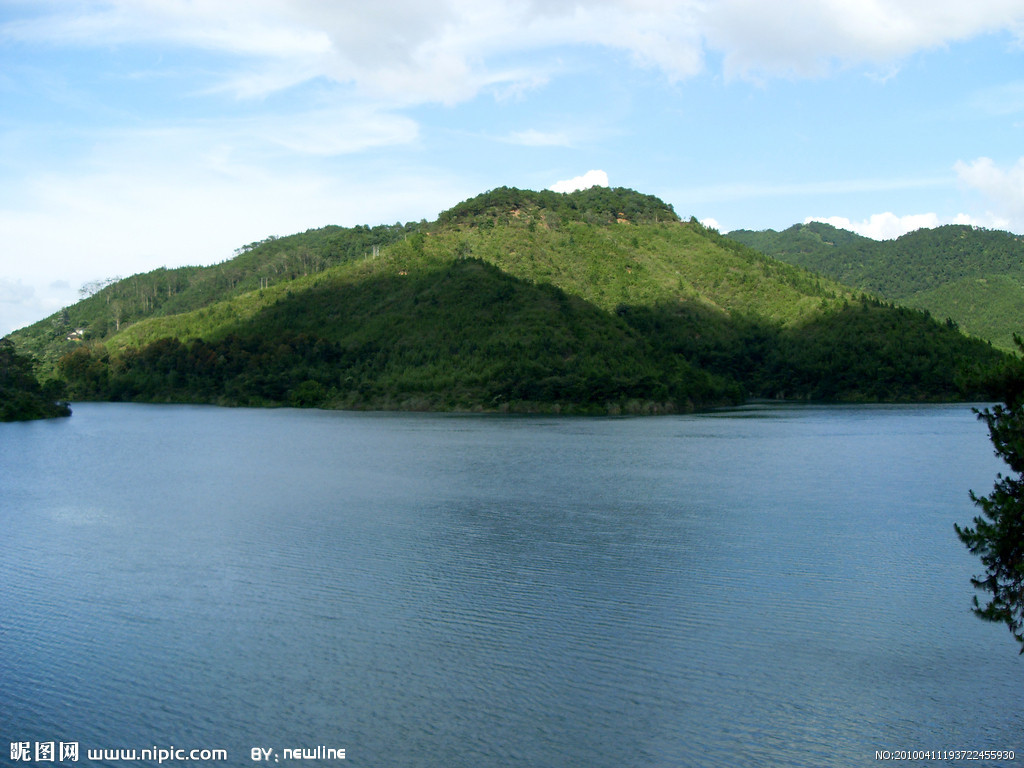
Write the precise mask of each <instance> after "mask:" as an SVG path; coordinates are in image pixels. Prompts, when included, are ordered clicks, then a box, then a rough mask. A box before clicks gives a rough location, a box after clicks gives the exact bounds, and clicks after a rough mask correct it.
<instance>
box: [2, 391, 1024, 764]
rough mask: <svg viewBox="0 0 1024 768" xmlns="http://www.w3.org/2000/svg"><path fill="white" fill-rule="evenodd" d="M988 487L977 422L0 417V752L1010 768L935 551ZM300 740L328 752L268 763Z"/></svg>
mask: <svg viewBox="0 0 1024 768" xmlns="http://www.w3.org/2000/svg"><path fill="white" fill-rule="evenodd" d="M1002 468H1003V467H1002V465H1001V463H1000V462H999V460H998V459H997V458H996V457H995V456H994V455H993V454H992V449H991V444H990V443H989V441H988V436H987V433H986V431H985V427H984V425H983V424H982V423H981V422H979V421H977V419H976V418H975V416H974V414H973V413H972V412H971V409H970V407H969V406H963V405H956V406H920V407H903V406H900V407H886V406H862V407H861V406H858V407H771V406H765V407H748V408H744V409H739V410H735V411H729V412H721V413H714V414H704V415H694V416H679V417H659V418H638V419H600V418H594V419H590V418H555V417H550V418H549V417H521V418H520V417H497V416H464V415H436V414H434V415H431V414H412V415H398V414H353V413H339V412H322V411H300V410H287V409H282V410H250V409H219V408H213V407H189V406H146V405H122V404H88V403H85V404H78V405H76V406H75V407H74V416H72V417H71V418H70V419H64V420H55V421H48V422H34V423H24V424H2V425H0V564H2V571H0V762H3V760H4V759H6V758H7V756H8V755H7V750H8V742H28V743H29V744H30V745H31V747H32V748H34V747H35V743H36V742H42V743H44V744H45V743H46V742H55V743H56V744H57V745H58V748H59V744H60V742H65V743H68V744H70V743H78V744H79V749H80V761H79V764H84V765H89V764H94V765H95V764H102V763H104V762H105V763H106V764H109V765H124V764H126V763H125V762H124V761H120V762H119V761H112V760H107V761H101V760H99V761H97V760H90V759H89V758H88V756H87V750H88V749H94V750H95V749H131V748H136V749H140V750H141V749H147V748H156V749H159V748H169V747H171V746H173V747H174V748H175V749H179V748H184V749H189V750H191V749H193V748H198V749H225V750H227V752H228V755H229V760H228V761H227V763H218V764H229V765H253V764H254V763H253V761H252V749H253V748H265V749H272V750H273V753H271V754H272V755H274V756H276V757H278V758H279V759H280V760H281V762H282V763H288V762H291V764H293V765H314V764H320V765H335V766H345V765H348V766H364V767H370V766H374V767H378V766H379V767H381V768H385V767H386V768H403V767H404V766H445V767H446V768H451V767H453V766H467V768H468V767H473V768H477V767H483V766H507V765H529V766H531V767H535V766H595V767H598V768H600V767H603V766H608V767H611V766H615V767H616V768H621V767H622V766H687V765H693V766H812V765H814V766H857V765H870V764H884V761H876V759H875V753H876V750H901V749H903V750H957V749H972V750H973V749H977V750H982V749H991V750H1015V753H1016V760H1017V761H1024V737H1022V733H1024V729H1022V725H1024V657H1020V656H1018V655H1017V645H1016V644H1015V643H1014V641H1013V639H1012V637H1011V636H1010V634H1009V632H1008V631H1007V630H1006V629H1005V628H1004V627H1001V626H996V625H991V624H986V623H984V622H982V621H980V620H979V619H977V618H975V617H974V616H973V615H972V614H971V613H970V600H971V597H972V596H973V594H974V591H973V589H972V588H971V586H970V583H969V578H970V576H971V575H973V574H976V573H978V571H979V564H978V562H977V560H975V559H974V558H972V557H971V556H970V554H969V553H967V551H966V550H965V549H964V547H963V546H962V545H961V544H960V543H959V541H958V540H957V539H956V536H955V534H954V532H953V524H954V522H961V523H966V522H969V521H970V520H971V518H972V517H973V516H974V515H975V514H976V510H975V508H974V506H973V505H972V504H971V502H970V500H969V498H968V490H969V489H974V490H976V491H979V492H981V493H987V492H988V491H989V490H990V489H991V487H992V483H993V480H994V479H995V475H996V473H997V472H998V471H1000V470H1001V469H1002ZM317 746H326V747H332V748H344V749H345V750H346V752H345V760H344V761H341V760H321V761H312V760H305V761H289V760H287V759H285V755H284V753H283V750H284V749H285V748H303V747H304V748H308V749H312V748H315V747H317ZM58 757H59V756H58ZM271 760H273V757H271ZM142 763H143V761H141V760H137V761H136V762H135V763H134V764H142ZM57 764H60V761H59V760H57ZM65 764H67V765H70V764H72V763H70V762H67V763H65ZM178 764H181V763H180V762H179V763H178ZM203 764H213V763H203ZM904 764H906V763H904ZM918 764H922V765H923V764H928V765H939V764H942V765H948V764H962V765H972V766H977V765H986V764H1007V765H1012V764H1014V762H1013V761H1003V762H1000V761H991V762H986V761H961V762H955V761H950V762H943V761H938V760H925V761H922V762H920V763H918Z"/></svg>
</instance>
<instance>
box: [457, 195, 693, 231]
mask: <svg viewBox="0 0 1024 768" xmlns="http://www.w3.org/2000/svg"><path fill="white" fill-rule="evenodd" d="M536 218H540V219H542V220H543V221H544V222H545V223H546V224H547V225H548V226H554V227H557V226H558V225H559V224H560V223H562V222H565V221H583V222H586V223H588V224H615V223H626V222H629V223H633V224H641V223H643V224H648V223H653V222H661V221H669V222H677V221H679V216H677V215H676V212H675V210H674V209H673V208H672V206H671V205H669V204H668V203H666V202H665V201H663V200H661V199H659V198H657V197H655V196H654V195H644V194H641V193H640V192H636V191H635V190H632V189H628V188H626V187H611V188H610V187H590V188H589V189H580V190H577V191H575V192H568V193H565V192H552V191H551V190H543V191H541V192H536V191H533V190H529V189H517V188H515V187H498V188H497V189H492V190H490V191H488V192H484V193H483V194H480V195H477V196H476V197H472V198H470V199H469V200H465V201H463V202H461V203H459V204H458V205H456V206H454V207H452V208H450V209H449V210H447V211H444V212H443V213H441V215H440V216H438V224H441V225H445V224H454V225H459V224H463V225H470V226H473V225H477V226H479V225H484V226H488V225H491V224H495V223H498V222H501V223H510V222H512V221H514V220H517V219H518V220H524V219H525V220H527V221H533V220H535V219H536Z"/></svg>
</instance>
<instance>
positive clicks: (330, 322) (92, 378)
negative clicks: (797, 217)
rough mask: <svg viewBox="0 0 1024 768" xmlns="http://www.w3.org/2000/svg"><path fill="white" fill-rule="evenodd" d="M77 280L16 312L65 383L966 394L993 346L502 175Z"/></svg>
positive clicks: (629, 404)
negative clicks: (434, 201)
mask: <svg viewBox="0 0 1024 768" xmlns="http://www.w3.org/2000/svg"><path fill="white" fill-rule="evenodd" d="M823 226H824V225H823ZM808 227H812V228H811V229H809V230H808V231H807V232H806V233H803V234H801V233H794V234H795V235H798V236H799V237H797V238H796V239H797V240H799V239H801V238H803V239H810V240H811V241H812V245H813V246H814V248H811V247H808V248H807V249H806V250H807V251H809V252H817V251H825V250H826V249H827V248H828V247H831V248H832V249H833V250H832V251H831V252H832V253H836V252H838V251H837V250H835V249H837V248H838V247H839V246H838V245H833V246H824V245H821V246H819V245H818V244H817V243H815V242H814V237H815V234H814V233H815V232H819V233H825V232H826V230H817V229H814V228H813V227H814V225H808ZM787 232H790V230H787ZM835 233H836V236H835V238H833V239H834V240H836V239H837V238H838V239H842V238H846V240H849V241H850V242H851V243H859V240H857V239H856V236H855V235H851V234H850V233H845V234H844V233H841V232H840V231H839V230H835ZM754 234H757V233H754ZM775 234H777V235H783V234H786V233H775ZM818 236H819V237H820V238H821V240H820V242H821V243H824V242H825V239H824V236H823V235H820V234H819V235H818ZM771 239H772V238H771V237H770V236H767V235H766V236H765V238H764V242H763V243H761V244H760V245H759V246H758V247H767V246H766V244H767V243H768V242H769V240H771ZM844 242H845V241H844ZM868 242H871V241H868ZM861 245H863V244H861ZM851 247H852V246H851ZM815 249H817V251H815ZM931 287H932V288H935V289H937V288H939V287H941V286H939V285H936V286H931ZM865 289H866V286H865ZM90 290H91V291H92V292H93V293H92V295H90V296H88V297H86V298H84V299H83V300H82V301H80V302H78V303H77V304H75V305H73V306H70V307H67V308H66V309H64V310H62V311H61V312H58V313H56V314H54V315H52V316H51V317H48V318H46V319H44V320H41V321H39V322H38V323H35V324H34V325H31V326H29V327H27V328H24V329H21V330H19V331H17V332H16V333H14V334H12V339H13V340H14V341H15V343H16V344H17V345H18V347H19V349H21V350H22V351H25V352H29V353H31V354H33V355H34V356H35V358H36V359H37V360H38V361H39V367H40V370H41V372H42V374H43V376H44V377H46V376H56V377H58V378H60V379H61V380H63V381H64V382H66V383H67V386H68V388H69V391H70V394H71V396H72V398H74V399H106V400H142V401H153V402H209V403H219V404H225V405H293V406H317V407H334V408H387V409H430V410H485V411H524V412H534V411H545V412H580V413H652V412H673V411H685V410H690V409H693V408H703V407H708V406H712V405H718V404H729V403H737V402H741V401H743V400H744V399H746V398H787V399H815V400H838V401H878V400H886V401H888V400H898V401H916V400H942V399H954V398H959V397H965V396H966V397H971V396H977V394H978V391H979V390H977V388H975V387H972V385H971V383H970V382H972V381H974V380H975V373H976V371H978V370H980V369H981V368H983V367H985V366H990V365H992V364H995V363H997V362H998V361H999V360H1000V359H1002V357H1003V354H1002V353H1001V352H999V351H997V350H995V349H993V348H992V347H991V345H989V344H988V343H986V342H983V341H980V340H975V339H969V338H967V337H965V336H964V335H963V334H961V333H960V332H959V331H958V330H957V328H956V326H955V324H954V323H952V322H939V321H937V320H935V319H933V317H931V316H929V315H928V314H926V313H925V312H921V311H917V310H914V309H908V308H906V307H896V306H892V305H891V304H888V303H886V302H884V301H882V300H879V299H878V298H873V297H871V296H868V295H866V294H865V293H863V292H862V290H861V289H860V288H859V287H857V288H851V287H847V286H846V285H844V284H842V283H841V282H839V281H836V280H834V279H830V278H829V277H825V276H823V275H821V274H816V273H814V272H811V271H808V270H807V269H805V268H802V267H800V266H795V265H793V264H788V263H785V262H784V261H782V260H779V259H776V258H773V257H771V256H767V255H765V254H764V253H761V252H759V251H758V250H755V248H753V247H749V246H748V245H746V244H743V243H741V242H740V241H739V239H738V238H735V237H723V236H721V235H719V234H718V233H717V232H715V231H713V230H709V229H707V228H705V227H703V226H702V225H700V224H699V223H698V222H696V221H695V220H693V219H691V220H690V221H681V220H680V219H679V217H678V216H677V215H676V214H675V212H674V211H673V210H672V208H671V206H669V205H667V204H666V203H664V202H663V201H661V200H659V199H658V198H656V197H652V196H650V195H643V194H640V193H638V192H635V191H633V190H628V189H607V188H602V187H594V188H591V189H588V190H584V191H580V192H574V193H572V194H560V193H554V192H533V191H528V190H519V189H510V188H500V189H496V190H492V191H490V192H487V193H485V194H482V195H479V196H477V197H475V198H473V199H471V200H467V201H465V202H463V203H460V204H459V205H457V206H455V207H454V208H452V209H451V210H449V211H445V212H444V213H442V214H441V215H440V216H439V217H438V219H437V220H436V221H433V222H425V221H423V222H418V223H408V224H395V225H381V226H374V227H369V226H361V227H353V228H342V227H325V228H323V229H317V230H310V231H307V232H305V233H302V234H297V235H292V236H289V237H281V238H271V239H268V240H266V241H263V242H260V243H252V244H250V245H248V246H245V247H244V248H241V249H239V251H238V252H237V254H236V256H235V257H234V258H232V259H230V260H228V261H225V262H223V263H221V264H216V265H213V266H208V267H182V268H179V269H159V270H155V271H152V272H149V273H145V274H140V275H134V276H132V277H129V278H125V279H123V280H116V281H105V282H100V283H96V284H94V285H93V286H91V289H90ZM878 293H879V294H880V293H881V292H880V291H879V292H878ZM932 314H933V315H935V316H936V317H940V318H942V319H943V320H944V319H945V318H944V317H943V316H942V315H941V314H936V313H934V312H933V313H932ZM958 322H959V321H958Z"/></svg>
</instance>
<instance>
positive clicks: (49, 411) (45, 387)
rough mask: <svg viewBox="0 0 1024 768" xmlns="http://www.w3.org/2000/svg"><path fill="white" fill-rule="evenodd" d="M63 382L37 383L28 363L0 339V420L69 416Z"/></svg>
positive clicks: (28, 360)
mask: <svg viewBox="0 0 1024 768" xmlns="http://www.w3.org/2000/svg"><path fill="white" fill-rule="evenodd" d="M65 397H66V392H65V386H64V383H63V382H60V381H56V380H49V381H47V382H46V383H45V384H40V383H39V380H38V379H36V376H35V373H34V372H33V365H32V361H31V360H30V359H29V358H28V357H26V356H25V355H22V354H19V353H18V352H17V350H16V349H15V348H14V342H13V341H11V340H10V339H0V421H27V420H29V419H48V418H52V417H54V416H70V415H71V409H70V408H69V407H68V404H67V402H66V401H65V399H64V398H65Z"/></svg>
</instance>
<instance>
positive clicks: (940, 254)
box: [728, 222, 1024, 350]
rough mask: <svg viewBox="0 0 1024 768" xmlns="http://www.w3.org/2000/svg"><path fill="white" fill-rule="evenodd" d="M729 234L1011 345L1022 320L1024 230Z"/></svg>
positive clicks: (823, 227)
mask: <svg viewBox="0 0 1024 768" xmlns="http://www.w3.org/2000/svg"><path fill="white" fill-rule="evenodd" d="M728 237H729V238H731V239H734V240H736V241H737V242H741V243H743V244H745V245H749V246H751V247H753V248H756V249H757V250H759V251H761V252H762V253H765V254H767V255H769V256H772V257H774V258H777V259H781V260H782V261H787V262H790V263H792V264H796V265H799V266H802V267H806V268H807V269H810V270H812V271H814V272H818V273H820V274H822V275H826V276H828V277H830V278H832V279H834V280H838V281H840V282H842V283H845V284H847V285H851V286H854V287H856V288H859V289H861V290H864V291H868V292H870V293H872V294H875V295H877V296H880V297H882V298H884V299H887V300H889V301H892V302H896V303H899V304H902V305H905V306H909V307H916V308H918V309H923V310H927V311H929V312H930V313H931V314H932V315H934V316H935V317H937V318H940V319H943V320H944V319H946V318H951V319H952V320H953V321H955V322H956V323H957V324H958V325H959V326H960V327H961V328H963V329H964V331H966V332H967V333H969V334H971V335H974V336H977V337H979V338H983V339H987V340H990V341H991V342H992V343H993V344H996V345H998V346H999V347H1000V348H1002V349H1006V350H1013V349H1015V347H1014V344H1013V334H1015V333H1020V332H1021V331H1022V330H1024V329H1022V325H1024V238H1022V237H1020V236H1018V235H1014V234H1011V233H1009V232H1001V231H997V230H987V229H979V228H976V227H968V226H962V225H949V226H944V227H937V228H935V229H919V230H917V231H916V232H911V233H909V234H906V235H904V236H903V237H900V238H898V239H896V240H883V241H876V240H872V239H870V238H867V237H861V236H859V235H856V234H854V233H852V232H846V231H844V230H840V229H836V228H835V227H832V226H830V225H828V224H823V223H820V222H811V223H808V224H797V225H794V226H792V227H790V228H789V229H786V230H784V231H782V232H776V231H774V230H765V231H762V232H752V231H749V230H738V231H734V232H730V233H729V234H728Z"/></svg>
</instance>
